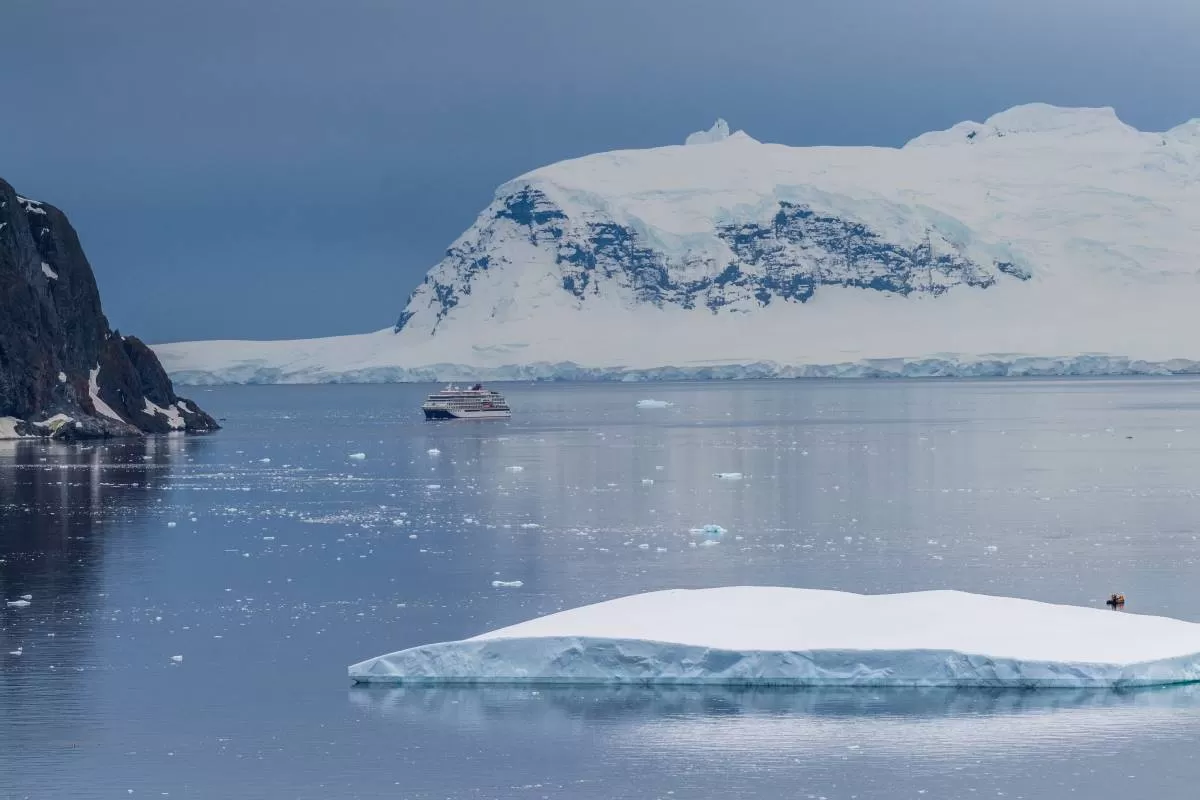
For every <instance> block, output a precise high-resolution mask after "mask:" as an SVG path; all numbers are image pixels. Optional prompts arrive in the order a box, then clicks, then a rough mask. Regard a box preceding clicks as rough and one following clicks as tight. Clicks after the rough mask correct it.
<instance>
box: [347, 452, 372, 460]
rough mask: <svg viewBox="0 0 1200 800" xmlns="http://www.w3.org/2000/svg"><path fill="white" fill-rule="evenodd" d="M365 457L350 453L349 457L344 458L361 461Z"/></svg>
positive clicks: (364, 455)
mask: <svg viewBox="0 0 1200 800" xmlns="http://www.w3.org/2000/svg"><path fill="white" fill-rule="evenodd" d="M366 457H367V454H366V453H351V454H350V455H348V456H346V458H349V459H352V460H354V461H362V460H363V459H364V458H366Z"/></svg>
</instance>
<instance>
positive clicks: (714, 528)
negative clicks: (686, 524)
mask: <svg viewBox="0 0 1200 800" xmlns="http://www.w3.org/2000/svg"><path fill="white" fill-rule="evenodd" d="M690 533H695V534H703V535H705V536H724V535H725V533H726V531H725V529H724V528H722V527H721V526H720V525H715V524H713V523H709V524H708V525H701V526H700V527H699V528H692V529H691V531H690Z"/></svg>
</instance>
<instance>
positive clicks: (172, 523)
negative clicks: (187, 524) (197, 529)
mask: <svg viewBox="0 0 1200 800" xmlns="http://www.w3.org/2000/svg"><path fill="white" fill-rule="evenodd" d="M177 524H178V523H175V522H168V523H167V527H168V528H174V527H175V526H176V525H177Z"/></svg>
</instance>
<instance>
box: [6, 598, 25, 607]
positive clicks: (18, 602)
mask: <svg viewBox="0 0 1200 800" xmlns="http://www.w3.org/2000/svg"><path fill="white" fill-rule="evenodd" d="M5 605H6V606H8V607H9V608H26V607H28V606H29V601H28V600H9V601H7V602H5Z"/></svg>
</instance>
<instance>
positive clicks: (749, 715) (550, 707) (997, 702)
mask: <svg viewBox="0 0 1200 800" xmlns="http://www.w3.org/2000/svg"><path fill="white" fill-rule="evenodd" d="M349 697H350V700H351V702H353V703H355V704H358V705H361V706H363V707H365V708H367V709H369V710H370V711H372V712H373V713H376V714H378V715H380V716H381V717H383V718H384V719H385V720H394V721H396V722H397V723H401V724H405V725H407V724H436V725H439V726H448V727H450V728H451V729H462V728H487V729H501V730H502V729H504V728H506V727H509V726H511V727H512V728H513V730H514V735H516V733H517V732H518V731H533V730H540V731H541V732H543V733H552V732H553V731H554V730H555V729H563V728H568V727H571V726H574V725H576V724H577V723H580V722H587V723H602V724H605V725H607V726H610V727H615V728H620V729H622V733H621V734H620V735H622V736H623V737H630V736H632V737H637V738H639V739H644V741H643V744H644V746H646V747H653V748H655V749H662V750H671V749H676V748H686V747H692V748H702V747H704V746H706V742H707V743H711V742H713V741H720V742H723V743H724V745H723V746H730V744H731V743H733V742H742V743H743V744H744V745H745V746H746V747H753V746H755V743H756V742H761V740H762V739H763V738H764V737H769V738H770V739H771V741H772V743H773V744H772V746H774V747H785V746H793V747H800V748H806V749H822V748H826V747H841V746H844V744H845V743H846V742H847V741H853V742H855V743H857V744H858V745H860V746H863V747H869V746H872V745H876V746H883V747H887V748H889V749H892V750H904V749H908V748H914V749H917V748H921V747H924V746H928V745H929V744H930V743H931V742H935V741H936V742H942V743H947V742H949V743H956V744H953V745H952V746H961V747H972V748H976V750H977V751H979V748H982V749H989V748H1004V749H1011V748H1030V749H1036V748H1037V747H1038V746H1039V743H1042V742H1051V741H1052V742H1054V743H1055V745H1054V746H1058V747H1061V744H1062V741H1063V739H1064V738H1067V739H1076V738H1077V739H1079V740H1080V741H1081V742H1082V741H1088V740H1092V739H1094V738H1099V739H1103V738H1111V737H1125V736H1133V735H1137V734H1150V735H1153V734H1154V732H1155V731H1156V730H1157V729H1161V730H1171V729H1174V728H1175V727H1176V726H1178V725H1179V724H1180V721H1181V718H1182V717H1184V716H1188V717H1191V718H1193V719H1194V718H1195V717H1196V716H1197V715H1200V687H1196V686H1182V687H1168V688H1160V689H1140V690H1136V691H1104V690H1078V691H1076V690H1050V691H1032V690H1002V689H995V690H988V689H967V690H964V689H895V690H869V689H868V690H863V689H830V690H805V691H795V690H788V689H762V688H720V687H673V688H672V687H612V688H593V687H588V688H577V689H571V688H558V687H555V688H539V689H530V688H522V687H501V686H477V687H447V688H397V689H387V690H384V689H379V688H362V687H360V688H355V689H352V690H351V691H350V695H349ZM818 731H819V732H820V735H819V736H816V735H814V734H815V733H816V732H818Z"/></svg>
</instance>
